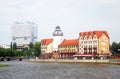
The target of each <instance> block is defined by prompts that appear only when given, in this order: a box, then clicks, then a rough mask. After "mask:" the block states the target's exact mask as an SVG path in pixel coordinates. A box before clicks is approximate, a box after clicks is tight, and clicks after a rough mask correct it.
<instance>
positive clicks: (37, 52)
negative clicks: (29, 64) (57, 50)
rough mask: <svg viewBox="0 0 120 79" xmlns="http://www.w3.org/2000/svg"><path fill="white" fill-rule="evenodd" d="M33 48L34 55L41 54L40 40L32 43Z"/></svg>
mask: <svg viewBox="0 0 120 79" xmlns="http://www.w3.org/2000/svg"><path fill="white" fill-rule="evenodd" d="M34 50H35V52H34V55H35V56H39V55H40V54H41V44H40V42H36V43H35V44H34Z"/></svg>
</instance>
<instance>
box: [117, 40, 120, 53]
mask: <svg viewBox="0 0 120 79" xmlns="http://www.w3.org/2000/svg"><path fill="white" fill-rule="evenodd" d="M117 49H118V54H120V42H119V43H118V45H117Z"/></svg>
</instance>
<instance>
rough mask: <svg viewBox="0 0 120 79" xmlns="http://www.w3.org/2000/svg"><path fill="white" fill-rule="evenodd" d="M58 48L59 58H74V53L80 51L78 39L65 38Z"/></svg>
mask: <svg viewBox="0 0 120 79" xmlns="http://www.w3.org/2000/svg"><path fill="white" fill-rule="evenodd" d="M58 49H59V50H58V52H59V58H73V55H75V54H76V53H78V39H70V40H66V39H65V40H64V41H63V42H62V43H61V44H60V45H59V48H58Z"/></svg>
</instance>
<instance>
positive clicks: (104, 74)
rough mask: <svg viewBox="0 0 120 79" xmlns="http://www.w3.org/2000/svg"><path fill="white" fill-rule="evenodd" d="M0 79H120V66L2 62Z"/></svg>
mask: <svg viewBox="0 0 120 79" xmlns="http://www.w3.org/2000/svg"><path fill="white" fill-rule="evenodd" d="M0 64H8V65H10V66H8V67H0V79H120V65H109V64H85V63H84V64H82V63H36V62H27V61H9V62H0Z"/></svg>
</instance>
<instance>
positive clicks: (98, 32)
mask: <svg viewBox="0 0 120 79" xmlns="http://www.w3.org/2000/svg"><path fill="white" fill-rule="evenodd" d="M103 33H104V34H105V35H106V36H107V37H108V38H109V35H108V33H107V31H98V30H95V31H88V32H80V33H79V34H80V36H82V38H84V36H85V35H86V37H87V38H88V36H89V35H91V36H92V38H93V36H94V34H96V36H97V38H99V37H100V36H101V35H102V34H103Z"/></svg>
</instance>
